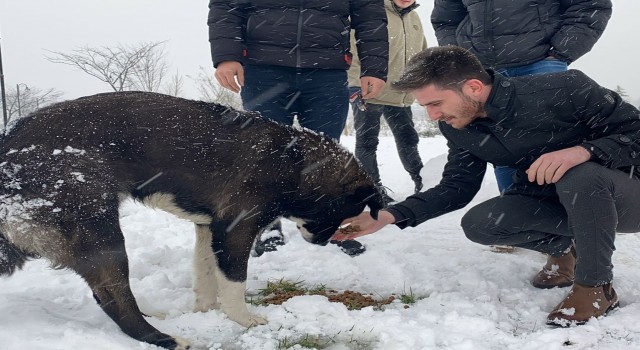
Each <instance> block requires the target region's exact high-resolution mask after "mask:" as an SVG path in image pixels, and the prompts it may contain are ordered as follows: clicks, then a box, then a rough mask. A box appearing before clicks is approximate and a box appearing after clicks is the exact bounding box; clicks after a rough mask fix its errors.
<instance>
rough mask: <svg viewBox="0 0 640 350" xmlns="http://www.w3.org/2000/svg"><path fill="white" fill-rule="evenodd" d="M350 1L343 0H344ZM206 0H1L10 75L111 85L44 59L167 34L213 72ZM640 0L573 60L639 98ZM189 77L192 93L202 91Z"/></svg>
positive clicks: (93, 89) (425, 13)
mask: <svg viewBox="0 0 640 350" xmlns="http://www.w3.org/2000/svg"><path fill="white" fill-rule="evenodd" d="M345 1H346V0H345ZM419 3H420V4H421V7H420V8H419V9H418V12H419V14H420V15H421V17H422V19H423V23H424V24H425V28H426V30H427V40H428V42H429V45H435V44H436V40H435V36H434V35H433V29H432V28H431V25H430V24H429V14H430V12H431V8H432V6H433V2H432V1H427V0H424V1H419ZM207 5H208V1H207V0H179V1H178V0H171V1H169V0H103V1H95V0H55V1H54V0H0V38H1V39H0V44H1V45H2V61H3V62H2V63H3V68H4V75H5V83H6V84H7V85H8V86H15V84H17V83H23V84H26V85H28V86H34V87H38V88H40V89H48V88H56V89H58V90H60V91H62V92H64V94H65V95H64V98H76V97H80V96H84V95H90V94H94V93H98V92H103V91H108V90H109V87H108V86H107V85H106V84H104V83H101V82H99V81H98V80H97V79H95V78H92V77H89V76H88V75H87V74H86V73H83V72H80V71H78V70H75V69H73V68H72V67H70V66H66V65H61V64H54V63H51V62H49V61H47V60H46V59H45V55H46V54H47V50H48V51H60V52H71V50H73V49H74V48H78V47H83V46H91V47H100V46H112V47H113V46H116V45H118V44H136V43H139V42H143V41H147V42H150V41H167V43H166V46H165V50H166V52H167V58H168V60H169V63H170V64H171V65H172V70H173V72H175V70H178V71H179V73H180V74H182V75H188V76H193V77H195V76H197V74H198V70H199V67H204V68H205V69H207V70H208V71H209V72H211V74H213V68H212V67H211V59H210V53H209V44H208V41H207V25H206V17H207V11H208V8H207ZM639 14H640V1H638V0H616V1H615V4H614V11H613V17H612V19H611V21H609V25H608V27H607V29H606V31H605V33H604V35H603V36H602V37H601V38H600V41H599V42H598V43H597V44H596V46H595V48H594V49H593V50H592V51H591V52H589V53H587V54H586V55H585V56H583V57H582V58H580V59H579V60H578V61H577V62H575V63H574V64H572V65H571V66H570V68H576V69H580V70H582V71H584V72H585V73H587V75H589V76H591V77H592V78H593V79H595V80H596V81H598V82H599V83H600V84H601V85H604V86H606V87H608V88H611V89H615V88H616V86H617V85H619V86H621V87H622V88H624V89H625V90H626V91H627V93H628V94H629V95H630V96H631V97H632V101H633V103H634V104H635V105H636V106H637V105H638V104H639V103H640V79H639V78H640V68H638V63H637V62H638V60H639V58H640V34H638V33H640V20H639V19H638V16H639ZM194 86H195V84H194V83H193V81H192V80H190V79H189V78H185V82H184V87H185V93H186V95H188V96H187V97H191V98H197V97H199V96H198V94H197V92H196V90H195V88H194Z"/></svg>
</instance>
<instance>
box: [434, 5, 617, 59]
mask: <svg viewBox="0 0 640 350" xmlns="http://www.w3.org/2000/svg"><path fill="white" fill-rule="evenodd" d="M611 6H612V5H611V0H435V5H434V8H433V12H432V13H431V23H432V24H433V28H434V29H435V32H436V37H437V38H438V43H439V45H441V46H444V45H457V46H461V47H464V48H466V49H468V50H470V51H471V52H472V53H473V54H475V55H476V56H478V58H479V59H480V61H481V62H482V64H484V65H485V66H486V67H493V68H508V67H515V66H522V65H526V64H530V63H533V62H536V61H540V60H542V59H545V58H546V57H548V56H549V55H553V56H555V57H556V58H558V59H560V60H562V61H565V62H567V63H571V62H573V61H575V60H577V59H578V58H579V57H581V56H582V55H584V54H585V53H587V52H589V51H590V50H591V49H592V48H593V45H595V43H596V41H597V40H598V38H600V35H602V32H603V31H604V29H605V27H606V26H607V22H608V21H609V18H610V17H611Z"/></svg>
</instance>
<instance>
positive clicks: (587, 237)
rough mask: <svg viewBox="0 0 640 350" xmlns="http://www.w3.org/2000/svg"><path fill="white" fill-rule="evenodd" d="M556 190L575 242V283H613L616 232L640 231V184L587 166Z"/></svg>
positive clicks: (626, 176) (571, 172)
mask: <svg viewBox="0 0 640 350" xmlns="http://www.w3.org/2000/svg"><path fill="white" fill-rule="evenodd" d="M556 190H557V193H558V196H559V198H560V202H561V203H562V205H563V206H564V208H566V212H567V214H568V220H569V225H570V227H571V230H572V231H573V234H574V238H575V244H576V253H577V255H578V262H577V265H576V282H577V283H580V284H584V285H590V286H598V285H602V284H606V283H610V282H611V281H612V280H613V264H612V262H611V256H612V255H613V251H614V250H615V245H614V239H615V234H616V232H638V231H640V202H639V201H638V198H640V180H638V178H637V177H635V176H629V173H625V172H622V171H620V170H616V169H609V168H605V167H603V166H601V165H599V164H596V163H593V162H587V163H584V164H581V165H579V166H577V167H574V168H573V169H571V170H569V171H568V172H567V173H566V174H565V175H564V176H563V177H562V179H560V181H559V182H558V183H557V184H556Z"/></svg>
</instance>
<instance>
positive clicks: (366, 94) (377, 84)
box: [360, 77, 384, 100]
mask: <svg viewBox="0 0 640 350" xmlns="http://www.w3.org/2000/svg"><path fill="white" fill-rule="evenodd" d="M360 87H361V89H362V98H363V99H365V100H367V99H370V98H375V97H376V96H378V95H380V92H382V88H384V80H382V79H379V78H375V77H362V78H360Z"/></svg>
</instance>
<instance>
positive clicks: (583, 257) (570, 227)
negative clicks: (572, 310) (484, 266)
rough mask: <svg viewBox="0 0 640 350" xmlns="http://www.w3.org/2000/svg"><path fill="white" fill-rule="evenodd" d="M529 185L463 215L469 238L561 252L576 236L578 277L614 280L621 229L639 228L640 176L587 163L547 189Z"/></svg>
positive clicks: (518, 186)
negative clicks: (531, 190)
mask: <svg viewBox="0 0 640 350" xmlns="http://www.w3.org/2000/svg"><path fill="white" fill-rule="evenodd" d="M527 187H531V186H530V185H529V186H527ZM527 187H524V185H523V184H518V183H515V184H514V186H513V188H512V189H511V190H508V191H507V192H506V193H505V194H504V195H503V196H501V197H495V198H492V199H490V200H488V201H485V202H483V203H481V204H479V205H477V206H475V207H473V208H472V209H471V210H469V211H468V212H467V213H466V215H465V216H464V217H463V218H462V228H463V230H464V232H465V234H466V235H467V237H468V238H469V239H470V240H472V241H474V242H477V243H480V244H485V245H509V246H515V247H521V248H525V249H531V250H535V251H538V252H542V253H547V254H550V255H553V256H558V255H562V254H563V252H565V251H566V250H567V248H569V246H570V245H571V241H572V240H573V241H575V248H576V253H577V255H578V260H577V263H576V277H575V278H576V282H577V283H580V284H584V285H588V286H598V285H602V284H605V283H609V282H611V281H612V279H613V264H612V262H611V256H612V255H613V251H614V250H615V245H614V240H615V234H616V232H638V231H640V201H638V198H640V180H639V179H638V178H637V177H636V176H631V175H630V174H629V173H625V172H622V171H620V170H615V169H609V168H605V167H603V166H601V165H599V164H596V163H593V162H587V163H583V164H581V165H578V166H576V167H575V168H573V169H571V170H569V171H568V172H567V173H566V174H565V175H564V176H563V177H562V179H561V180H560V181H559V182H558V183H556V184H555V186H547V188H546V189H547V192H546V194H545V191H542V192H540V193H538V194H534V195H531V194H523V193H525V192H526V191H528V189H527ZM534 187H535V186H534ZM549 190H550V191H549Z"/></svg>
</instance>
